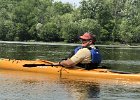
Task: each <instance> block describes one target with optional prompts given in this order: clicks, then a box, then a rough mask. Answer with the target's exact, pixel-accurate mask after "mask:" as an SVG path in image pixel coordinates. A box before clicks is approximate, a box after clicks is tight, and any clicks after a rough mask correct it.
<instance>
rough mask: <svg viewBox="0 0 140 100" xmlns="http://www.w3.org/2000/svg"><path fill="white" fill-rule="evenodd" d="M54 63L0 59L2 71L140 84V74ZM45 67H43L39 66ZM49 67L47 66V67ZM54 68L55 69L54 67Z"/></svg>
mask: <svg viewBox="0 0 140 100" xmlns="http://www.w3.org/2000/svg"><path fill="white" fill-rule="evenodd" d="M53 63H54V62H51V61H48V60H16V59H4V58H3V59H0V69H7V70H16V71H26V72H34V73H46V74H57V75H60V76H62V75H64V76H77V77H87V78H94V79H95V78H100V79H113V80H114V79H115V80H127V81H138V82H140V73H138V74H134V73H129V72H121V71H114V70H108V69H102V68H99V69H93V70H84V69H82V68H72V69H68V68H64V67H62V66H58V65H57V66H53ZM26 64H31V65H32V64H35V65H37V66H36V67H24V65H26ZM38 65H43V66H38ZM45 65H47V66H45ZM52 66H53V67H52Z"/></svg>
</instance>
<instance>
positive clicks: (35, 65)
mask: <svg viewBox="0 0 140 100" xmlns="http://www.w3.org/2000/svg"><path fill="white" fill-rule="evenodd" d="M37 66H52V67H53V66H62V65H59V64H58V65H53V64H51V65H50V64H49V65H48V64H24V65H23V67H37Z"/></svg>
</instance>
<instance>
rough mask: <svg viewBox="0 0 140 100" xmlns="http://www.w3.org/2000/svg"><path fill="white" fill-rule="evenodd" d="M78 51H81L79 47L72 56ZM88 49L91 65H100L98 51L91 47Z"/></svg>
mask: <svg viewBox="0 0 140 100" xmlns="http://www.w3.org/2000/svg"><path fill="white" fill-rule="evenodd" d="M80 49H82V47H81V46H79V47H77V48H76V49H75V50H74V54H76V53H77V51H78V50H80ZM88 49H89V50H90V52H91V63H93V64H94V63H96V64H100V63H101V60H102V58H101V54H100V52H99V50H98V49H94V48H91V47H90V48H88Z"/></svg>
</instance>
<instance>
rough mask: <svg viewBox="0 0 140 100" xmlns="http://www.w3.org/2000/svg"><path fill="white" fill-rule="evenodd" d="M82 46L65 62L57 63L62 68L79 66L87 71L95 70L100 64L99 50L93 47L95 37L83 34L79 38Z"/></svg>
mask: <svg viewBox="0 0 140 100" xmlns="http://www.w3.org/2000/svg"><path fill="white" fill-rule="evenodd" d="M80 39H81V41H82V45H81V46H79V47H77V48H76V49H75V50H74V54H73V56H72V57H70V58H69V59H67V60H63V61H61V62H59V64H60V65H62V66H64V67H67V68H69V67H74V66H79V67H82V68H85V69H87V70H90V69H94V68H97V67H98V65H99V64H100V63H101V55H100V53H99V50H98V49H97V48H96V47H95V46H94V44H95V41H96V39H95V35H92V34H91V33H88V32H86V33H84V34H83V35H82V36H80Z"/></svg>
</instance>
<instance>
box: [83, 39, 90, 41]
mask: <svg viewBox="0 0 140 100" xmlns="http://www.w3.org/2000/svg"><path fill="white" fill-rule="evenodd" d="M81 41H90V40H89V39H88V40H86V39H81Z"/></svg>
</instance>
